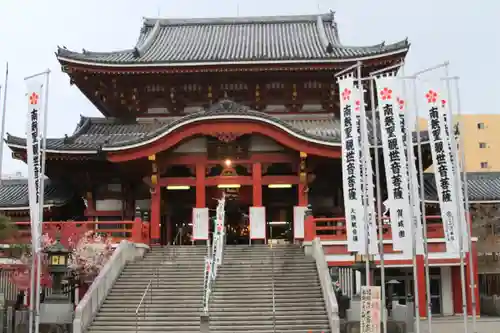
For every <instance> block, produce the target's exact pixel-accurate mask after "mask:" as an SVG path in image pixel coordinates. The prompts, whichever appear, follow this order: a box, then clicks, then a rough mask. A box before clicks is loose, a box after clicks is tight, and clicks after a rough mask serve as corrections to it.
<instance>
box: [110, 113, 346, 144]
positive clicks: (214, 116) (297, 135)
mask: <svg viewBox="0 0 500 333" xmlns="http://www.w3.org/2000/svg"><path fill="white" fill-rule="evenodd" d="M213 120H230V121H234V120H240V121H252V122H259V123H264V124H267V125H270V126H272V127H275V128H276V129H278V130H281V131H284V132H286V133H287V134H289V135H291V136H293V137H295V138H297V139H300V140H303V141H306V142H310V143H315V144H320V145H324V146H330V147H340V146H341V142H339V141H338V140H335V141H328V140H322V139H321V138H319V137H315V136H313V135H310V134H306V133H300V131H299V130H294V129H292V128H291V126H286V125H284V124H282V123H280V122H278V121H274V120H272V119H268V118H267V117H259V116H258V115H238V114H219V115H217V114H213V113H210V112H209V113H207V114H206V115H201V116H197V117H192V118H189V119H181V120H180V121H179V122H178V123H174V124H172V125H168V126H166V127H164V128H162V129H160V130H158V131H157V132H156V133H154V134H153V135H151V136H150V137H149V138H147V139H139V140H137V141H136V140H134V141H129V142H122V143H118V144H115V145H113V146H103V147H102V151H105V152H106V151H109V152H116V151H120V150H126V149H134V148H138V147H141V146H145V145H148V144H150V143H153V142H155V141H157V140H159V139H161V138H163V137H165V136H167V135H169V134H170V133H173V132H174V131H176V130H179V129H181V128H182V127H184V126H187V125H190V124H195V123H200V122H204V121H213Z"/></svg>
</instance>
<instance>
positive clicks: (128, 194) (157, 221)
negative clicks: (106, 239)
mask: <svg viewBox="0 0 500 333" xmlns="http://www.w3.org/2000/svg"><path fill="white" fill-rule="evenodd" d="M408 49H409V43H408V41H407V40H402V41H400V42H397V43H393V44H385V43H380V44H376V45H372V46H362V47H358V46H356V47H353V46H348V45H343V44H341V43H340V41H339V30H338V27H337V24H336V22H335V20H334V16H333V14H331V13H329V14H325V15H302V16H273V17H238V18H214V19H145V20H144V24H143V27H142V28H141V30H140V34H139V39H138V42H137V44H136V45H135V46H134V47H133V48H130V49H125V50H122V51H113V52H91V51H86V50H85V51H83V53H78V52H73V51H70V50H67V49H65V48H61V49H59V50H58V52H57V58H58V60H59V62H60V64H61V68H62V71H63V72H64V73H66V74H67V75H68V76H69V78H70V83H71V84H72V85H75V86H77V87H78V88H79V89H80V90H81V92H82V93H83V94H84V95H85V96H86V97H87V98H88V99H89V100H90V101H91V102H92V103H93V104H94V106H95V107H96V108H97V109H98V110H99V111H100V112H101V113H102V114H103V117H101V118H87V117H82V118H81V120H80V122H79V123H78V124H77V126H76V129H75V131H74V132H73V134H71V135H69V136H66V137H64V138H52V139H48V140H47V145H48V147H47V168H46V170H47V176H48V177H49V178H50V180H51V182H50V184H47V186H52V185H53V184H64V186H65V187H66V188H68V190H67V191H68V192H65V193H66V194H67V197H65V198H64V196H61V197H58V200H55V198H52V199H53V200H54V202H56V201H57V203H58V204H62V205H58V207H59V208H58V210H57V211H58V212H61V213H59V215H58V216H59V217H60V218H61V219H62V218H64V217H65V218H66V219H85V220H89V221H91V223H93V224H97V225H99V224H103V223H105V222H106V221H108V223H113V224H114V225H115V227H113V229H112V230H111V231H110V232H111V233H113V235H116V234H119V235H121V236H122V237H132V236H130V234H133V233H134V232H135V231H134V230H135V229H134V228H135V227H131V229H127V228H128V227H126V226H129V225H135V224H134V222H133V221H134V217H135V216H136V214H137V211H138V210H141V211H142V212H143V213H144V212H147V213H148V216H147V217H144V218H145V219H146V218H147V219H148V220H150V238H151V243H153V244H168V243H171V242H172V241H173V239H174V238H176V234H177V233H178V230H183V231H182V233H183V235H182V236H184V242H189V243H190V242H193V243H195V244H198V243H205V242H206V240H207V239H208V238H209V237H210V232H209V229H211V228H212V225H211V223H209V222H208V219H204V220H203V221H202V220H201V217H199V216H198V215H197V214H194V212H198V211H199V210H197V209H203V208H210V209H214V208H215V206H216V204H217V200H215V199H214V198H220V197H221V195H222V193H225V194H226V196H227V197H228V204H227V207H226V227H227V229H228V232H229V234H228V241H229V242H232V243H246V244H248V243H263V242H267V241H268V240H269V239H282V240H283V241H285V242H305V243H307V242H311V241H312V240H313V239H314V238H315V237H320V239H321V240H322V243H323V245H324V249H325V253H326V255H327V261H328V264H329V265H330V266H331V267H337V268H338V267H341V268H342V271H343V275H342V274H340V276H339V279H341V280H342V283H343V285H344V286H345V287H346V288H347V289H349V290H351V291H353V290H354V289H356V288H354V287H353V286H352V285H350V282H349V281H352V279H350V278H348V276H352V273H353V268H355V267H356V262H355V258H356V257H355V255H354V254H352V253H349V252H347V247H346V242H347V238H346V234H345V222H344V213H343V198H342V182H341V181H340V179H341V160H340V156H341V142H340V140H341V133H340V121H339V103H338V100H339V92H338V87H337V84H336V82H335V81H334V76H333V75H334V74H335V73H338V72H339V71H341V70H343V69H346V68H348V67H349V66H352V65H353V64H355V63H356V62H358V61H361V62H362V63H363V73H364V74H363V75H368V73H370V72H372V71H375V70H380V69H383V68H386V67H389V66H393V65H396V64H398V63H400V62H401V61H402V60H404V58H405V56H406V54H407V52H408ZM369 107H370V106H369ZM416 135H420V136H421V138H422V141H423V142H424V144H426V145H427V146H428V144H427V140H428V138H427V133H426V132H425V131H423V132H422V133H416ZM6 142H7V145H8V146H9V148H10V149H11V150H12V152H13V156H14V158H17V159H20V160H23V161H25V160H26V140H25V138H21V137H16V136H13V135H8V136H7V139H6ZM380 154H381V152H380ZM425 154H426V155H429V151H428V148H427V150H426V151H425ZM381 160H382V159H381ZM426 161H429V158H426ZM426 163H427V162H426ZM427 166H428V165H427ZM431 183H432V179H431ZM5 186H9V185H8V184H4V187H5ZM12 186H24V185H12ZM429 186H430V187H429V188H430V190H429V191H430V192H429V193H428V195H429V196H430V197H433V196H435V190H434V192H432V184H431V185H429ZM384 187H385V186H384ZM24 191H25V190H24ZM46 191H47V190H46ZM65 191H66V190H65ZM383 191H385V190H384V189H383ZM1 193H2V195H3V197H2V203H3V205H4V206H9V207H15V205H16V204H15V202H14V201H15V200H16V197H14V196H11V195H10V194H3V193H10V192H4V191H3V190H2V192H1ZM24 195H26V191H25V192H24ZM49 197H50V196H49V195H47V196H46V199H47V200H48V199H49ZM17 200H19V202H22V207H23V209H25V208H26V207H25V206H26V202H27V201H26V197H23V198H22V199H17ZM66 203H71V204H72V206H71V207H72V208H70V209H66V208H65V207H69V206H67V205H66ZM82 203H83V204H82ZM308 205H311V206H312V209H313V215H314V217H313V218H312V219H311V218H309V219H306V220H305V221H304V211H305V209H306V207H307V206H308ZM19 207H20V209H21V205H19ZM210 215H212V213H211V210H210ZM428 215H434V216H435V215H437V213H436V212H434V213H432V214H431V212H430V211H429V212H428ZM143 216H144V215H143ZM273 221H279V222H283V223H280V224H277V225H276V226H275V227H271V224H270V223H269V222H273ZM429 221H434V222H435V223H430V224H429V226H428V228H429V237H430V241H429V242H430V245H429V252H430V255H429V258H430V259H429V262H430V266H431V281H430V283H431V290H432V294H431V295H429V297H431V299H432V301H433V302H435V300H438V301H436V303H433V304H437V305H433V306H434V309H435V312H437V313H443V314H453V313H459V312H461V311H462V307H461V303H460V302H461V290H460V281H459V280H457V279H456V277H457V276H459V274H457V272H456V270H457V269H458V267H459V257H458V255H455V254H452V253H448V252H447V250H446V247H445V240H444V232H443V228H442V225H441V223H440V222H439V219H438V218H436V217H430V218H429ZM322 224H323V225H322ZM61 225H64V224H63V223H61ZM117 225H118V226H121V227H116V226H117ZM181 227H182V228H181ZM180 228H181V229H180ZM104 229H105V228H104ZM108 229H109V228H108ZM120 230H122V231H120ZM139 231H140V229H139ZM186 231H187V232H186ZM142 235H144V234H142ZM384 235H385V236H384V237H385V241H384V242H385V243H386V245H385V247H384V250H385V251H386V265H387V266H388V267H389V270H388V271H387V272H388V273H387V275H386V277H387V279H388V280H390V279H392V278H394V279H399V280H401V282H402V283H401V286H400V288H399V289H398V290H397V292H398V293H399V294H400V296H405V295H407V293H408V292H411V290H412V289H411V288H412V287H411V286H412V283H413V282H414V281H413V278H411V277H410V275H409V272H410V266H411V263H412V259H411V255H409V254H408V253H398V252H396V251H394V250H393V249H392V242H391V238H390V228H387V230H385V231H384ZM148 237H149V235H148ZM474 249H475V247H473V248H472V250H471V254H467V255H472V256H473V257H475V254H474V253H475V252H474ZM373 265H374V267H375V266H377V265H379V258H374V260H373ZM346 268H347V271H346ZM417 270H418V274H419V275H418V276H419V279H418V281H417V283H419V285H421V286H425V277H424V260H423V257H422V256H419V257H418V269H417ZM377 271H378V270H377V269H375V272H377ZM467 271H468V270H467ZM344 273H345V274H344ZM467 274H468V273H467ZM379 275H380V274H378V273H375V281H378V282H377V283H381V282H380V279H378V280H377V277H376V276H379ZM468 278H469V279H470V276H469V275H468ZM422 290H424V289H422ZM476 290H477V288H476ZM468 293H469V294H468V299H469V300H470V290H469V291H468ZM418 302H419V303H420V309H421V313H420V315H421V316H425V309H426V295H425V293H424V292H422V293H421V295H420V298H419V299H418ZM468 309H469V311H470V310H471V305H470V303H469V307H468Z"/></svg>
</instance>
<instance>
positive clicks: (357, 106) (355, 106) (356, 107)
mask: <svg viewBox="0 0 500 333" xmlns="http://www.w3.org/2000/svg"><path fill="white" fill-rule="evenodd" d="M360 108H361V101H360V100H357V101H356V102H354V111H357V112H359V109H360Z"/></svg>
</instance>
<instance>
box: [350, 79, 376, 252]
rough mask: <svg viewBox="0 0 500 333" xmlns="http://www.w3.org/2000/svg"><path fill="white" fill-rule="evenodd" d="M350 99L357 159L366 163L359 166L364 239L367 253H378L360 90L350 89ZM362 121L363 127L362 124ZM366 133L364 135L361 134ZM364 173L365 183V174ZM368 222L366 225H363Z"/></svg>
mask: <svg viewBox="0 0 500 333" xmlns="http://www.w3.org/2000/svg"><path fill="white" fill-rule="evenodd" d="M352 99H353V100H354V117H355V119H356V133H357V136H358V142H359V147H360V151H359V160H360V161H361V162H364V160H363V157H365V158H366V164H365V165H364V167H363V168H361V177H360V181H361V190H362V192H363V198H364V199H363V201H362V202H363V205H366V209H365V208H364V207H363V216H364V214H365V212H366V213H367V215H368V217H367V218H366V219H363V226H364V227H365V233H366V239H367V240H368V254H378V253H379V249H378V239H377V226H376V221H375V216H376V215H375V198H374V195H373V189H374V186H373V168H372V158H371V153H370V142H369V140H368V127H367V123H368V122H367V120H366V113H365V110H364V105H361V91H360V90H359V89H358V88H355V89H354V90H353V91H352ZM361 117H365V121H364V122H363V121H361ZM363 123H364V125H365V126H364V128H362V125H363ZM363 133H366V135H363ZM365 174H366V184H365V176H364V175H365ZM365 223H368V227H367V226H366V225H365ZM358 253H359V254H366V246H363V248H362V249H360V250H359V251H358Z"/></svg>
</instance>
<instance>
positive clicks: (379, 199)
mask: <svg viewBox="0 0 500 333" xmlns="http://www.w3.org/2000/svg"><path fill="white" fill-rule="evenodd" d="M370 104H371V109H372V131H373V146H374V150H375V182H376V186H377V189H376V191H377V194H376V195H377V226H378V245H379V255H380V289H381V298H382V299H381V307H382V327H383V328H382V330H383V331H382V333H387V305H386V304H385V260H384V225H383V221H382V190H381V188H380V187H381V185H380V166H379V156H378V154H379V144H378V126H377V117H376V114H375V112H376V111H375V84H374V82H373V79H372V80H370Z"/></svg>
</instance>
